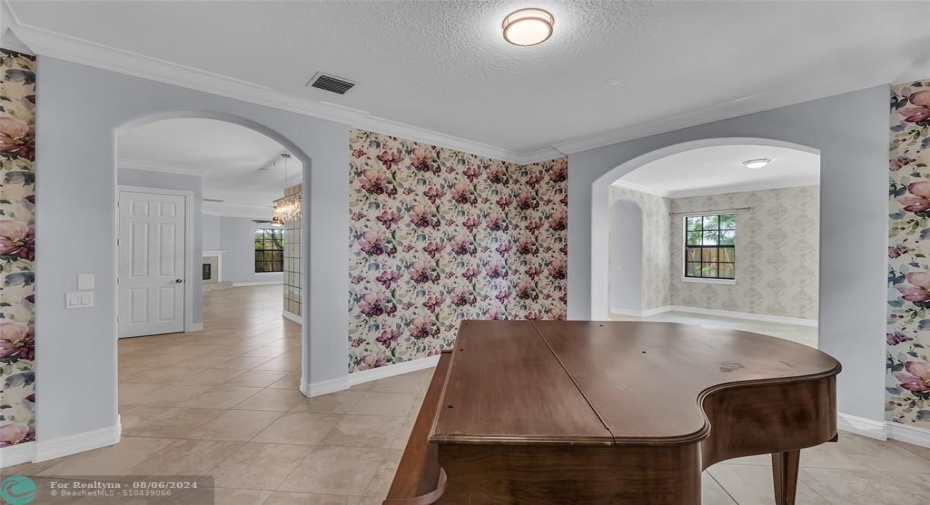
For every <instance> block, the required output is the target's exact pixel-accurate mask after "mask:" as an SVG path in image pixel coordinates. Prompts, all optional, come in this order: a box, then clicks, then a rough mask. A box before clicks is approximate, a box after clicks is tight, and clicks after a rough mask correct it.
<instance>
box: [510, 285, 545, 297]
mask: <svg viewBox="0 0 930 505" xmlns="http://www.w3.org/2000/svg"><path fill="white" fill-rule="evenodd" d="M514 295H516V297H517V298H519V299H521V300H536V299H537V298H539V295H538V294H536V288H535V287H534V286H533V283H532V282H529V281H520V282H518V283H517V288H516V289H515V290H514Z"/></svg>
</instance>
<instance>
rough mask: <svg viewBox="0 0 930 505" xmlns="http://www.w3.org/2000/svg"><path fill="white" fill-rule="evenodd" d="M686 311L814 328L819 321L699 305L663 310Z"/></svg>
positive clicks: (674, 306)
mask: <svg viewBox="0 0 930 505" xmlns="http://www.w3.org/2000/svg"><path fill="white" fill-rule="evenodd" d="M669 311H675V312H688V313H691V314H701V315H705V316H717V317H731V318H733V319H748V320H750V321H761V322H764V323H781V324H793V325H796V326H808V327H811V328H816V327H817V325H818V324H819V322H818V321H817V320H816V319H800V318H796V317H783V316H770V315H768V314H750V313H749V312H731V311H729V310H716V309H704V308H700V307H685V306H683V305H671V306H669V309H668V310H666V311H664V312H669Z"/></svg>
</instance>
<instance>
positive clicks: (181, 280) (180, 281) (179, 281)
mask: <svg viewBox="0 0 930 505" xmlns="http://www.w3.org/2000/svg"><path fill="white" fill-rule="evenodd" d="M174 282H176V283H178V284H180V283H182V282H184V280H183V279H175V280H174Z"/></svg>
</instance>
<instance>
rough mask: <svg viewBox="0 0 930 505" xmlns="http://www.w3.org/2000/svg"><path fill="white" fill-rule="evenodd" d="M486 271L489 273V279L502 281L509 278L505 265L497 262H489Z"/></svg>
mask: <svg viewBox="0 0 930 505" xmlns="http://www.w3.org/2000/svg"><path fill="white" fill-rule="evenodd" d="M486 271H487V272H488V277H490V278H492V279H501V278H504V277H507V270H506V269H505V268H504V265H503V264H502V263H499V262H498V261H497V260H491V261H489V262H488V267H487V270H486Z"/></svg>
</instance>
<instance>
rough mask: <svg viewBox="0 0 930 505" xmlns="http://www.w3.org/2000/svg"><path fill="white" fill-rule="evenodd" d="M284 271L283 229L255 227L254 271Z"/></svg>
mask: <svg viewBox="0 0 930 505" xmlns="http://www.w3.org/2000/svg"><path fill="white" fill-rule="evenodd" d="M283 271H284V230H282V229H279V228H256V229H255V273H263V272H283Z"/></svg>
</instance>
